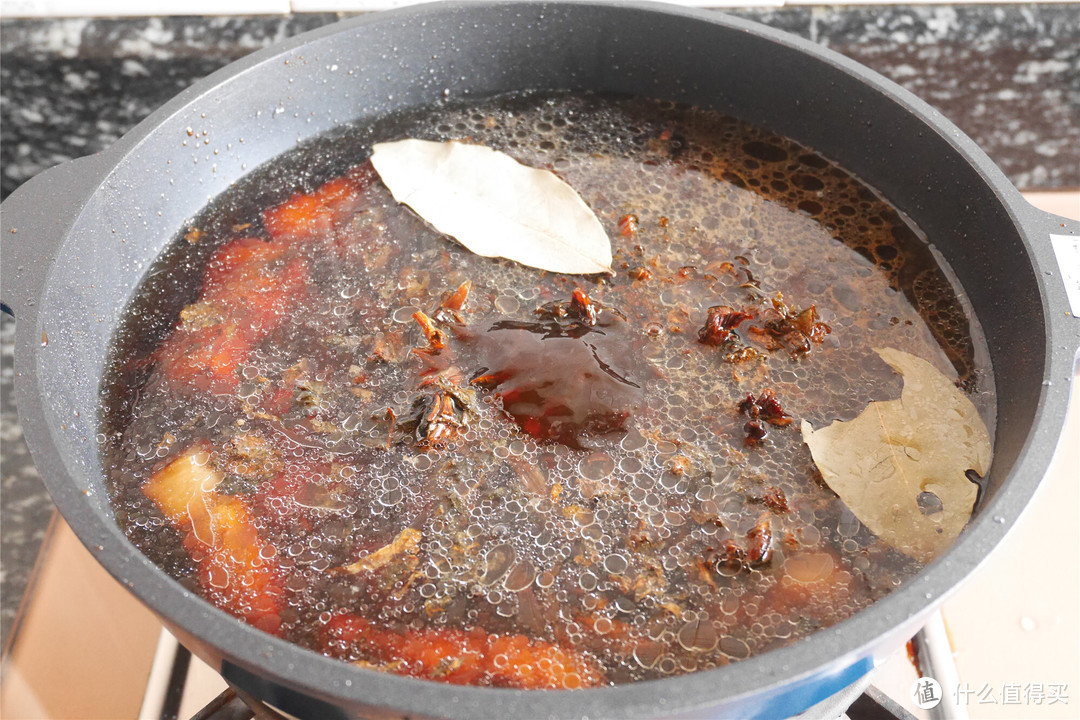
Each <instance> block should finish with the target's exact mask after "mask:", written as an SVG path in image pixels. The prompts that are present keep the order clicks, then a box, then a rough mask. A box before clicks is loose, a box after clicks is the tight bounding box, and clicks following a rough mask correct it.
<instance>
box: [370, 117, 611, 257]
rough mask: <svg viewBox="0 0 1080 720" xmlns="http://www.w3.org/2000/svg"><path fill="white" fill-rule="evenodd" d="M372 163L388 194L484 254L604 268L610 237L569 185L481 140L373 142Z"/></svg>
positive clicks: (436, 227)
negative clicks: (479, 142)
mask: <svg viewBox="0 0 1080 720" xmlns="http://www.w3.org/2000/svg"><path fill="white" fill-rule="evenodd" d="M372 149H373V154H372V156H371V162H372V164H373V165H374V166H375V170H376V171H377V172H378V173H379V176H380V177H381V178H382V181H383V183H384V184H385V185H386V186H387V187H388V188H389V189H390V193H391V194H392V195H393V196H394V199H395V200H397V201H398V202H400V203H403V204H405V205H408V206H409V207H411V208H412V209H413V210H415V211H416V213H417V214H418V215H420V217H422V218H423V219H424V220H426V221H427V222H428V223H430V224H431V225H433V226H434V227H435V229H437V230H438V231H439V232H442V233H444V234H446V235H450V236H451V237H453V238H455V239H456V240H457V241H458V242H460V243H461V244H462V245H464V246H465V247H466V248H468V249H469V250H471V251H472V252H474V253H476V254H477V255H483V256H485V257H501V258H506V259H508V260H513V261H515V262H519V263H521V264H522V265H528V266H529V267H535V268H540V269H541V270H550V271H551V272H558V273H568V274H581V275H591V274H594V273H608V272H611V241H610V240H609V239H608V236H607V233H605V232H604V228H603V227H602V226H601V225H600V221H599V220H598V219H597V217H596V215H595V214H594V213H593V211H592V210H591V209H590V208H589V206H588V205H587V204H585V201H584V200H582V199H581V197H580V196H579V195H578V194H577V192H575V191H574V189H573V188H572V187H570V185H568V184H567V183H566V182H564V181H563V180H562V179H561V178H559V176H557V175H555V174H554V173H552V172H550V171H548V170H541V169H538V168H531V167H527V166H525V165H522V164H521V163H519V162H518V161H516V160H514V159H513V158H512V157H510V156H509V155H506V154H505V153H501V152H499V151H497V150H493V149H492V148H489V147H485V146H483V145H469V144H465V143H459V142H432V141H429V140H417V139H415V138H409V139H406V140H398V141H395V142H386V143H376V144H375V145H374V146H373V147H372Z"/></svg>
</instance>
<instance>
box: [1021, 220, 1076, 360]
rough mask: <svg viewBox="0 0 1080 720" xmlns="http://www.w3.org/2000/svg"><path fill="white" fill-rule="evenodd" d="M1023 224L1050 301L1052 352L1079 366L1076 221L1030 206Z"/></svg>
mask: <svg viewBox="0 0 1080 720" xmlns="http://www.w3.org/2000/svg"><path fill="white" fill-rule="evenodd" d="M1029 208H1030V211H1029V213H1028V217H1027V218H1025V219H1024V225H1025V227H1026V228H1027V229H1028V231H1029V233H1030V234H1031V236H1032V237H1033V238H1034V239H1035V241H1036V242H1035V247H1036V251H1037V257H1038V261H1039V264H1040V266H1041V271H1042V273H1043V275H1044V282H1045V284H1046V288H1047V293H1048V295H1049V303H1050V313H1051V315H1050V330H1051V338H1050V340H1051V343H1052V344H1053V346H1054V347H1053V352H1054V353H1055V354H1056V353H1058V352H1063V353H1064V354H1065V355H1066V356H1067V358H1068V359H1069V360H1071V361H1072V362H1073V363H1075V365H1076V367H1075V368H1074V372H1076V371H1077V370H1080V221H1077V220H1071V219H1068V218H1063V217H1060V216H1058V215H1053V214H1051V213H1048V212H1044V211H1042V210H1039V209H1037V208H1035V207H1034V206H1030V205H1029Z"/></svg>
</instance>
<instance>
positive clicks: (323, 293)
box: [103, 94, 995, 688]
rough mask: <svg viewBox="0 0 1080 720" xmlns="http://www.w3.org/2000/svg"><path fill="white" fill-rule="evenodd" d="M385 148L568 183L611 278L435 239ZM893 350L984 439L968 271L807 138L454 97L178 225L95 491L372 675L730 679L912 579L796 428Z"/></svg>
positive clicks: (584, 682) (878, 394)
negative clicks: (966, 399)
mask: <svg viewBox="0 0 1080 720" xmlns="http://www.w3.org/2000/svg"><path fill="white" fill-rule="evenodd" d="M402 137H418V138H424V139H431V140H451V139H454V140H467V141H469V142H475V143H482V144H485V145H488V146H491V147H493V148H496V149H498V150H501V151H503V152H505V153H507V154H509V155H511V156H513V157H514V158H516V159H517V160H519V161H520V162H522V163H523V164H526V165H529V166H533V167H539V168H547V169H551V170H553V171H554V172H555V173H557V174H558V175H559V176H560V177H562V178H563V179H564V180H566V181H567V182H568V183H569V184H570V185H571V186H572V187H573V188H574V189H575V190H576V191H577V192H578V193H579V194H580V195H581V196H582V198H584V200H585V201H586V202H587V203H588V204H589V206H590V207H591V208H592V209H593V211H594V212H595V213H596V215H597V216H598V218H599V219H600V221H601V223H602V224H603V226H604V228H605V230H606V231H607V233H608V235H609V236H610V238H611V239H612V250H613V256H614V262H613V265H612V267H613V268H614V270H615V272H614V274H613V275H611V276H606V275H596V276H588V277H584V276H567V275H557V274H552V273H547V272H543V271H539V270H535V269H531V268H527V267H524V266H521V265H517V264H514V263H511V262H507V261H503V260H494V259H489V258H484V257H479V256H476V255H473V254H472V253H470V252H468V251H467V250H465V249H464V248H462V247H460V246H458V245H456V244H455V243H454V242H453V241H451V240H449V239H447V238H445V237H443V236H440V235H439V234H437V233H436V232H434V231H433V230H432V229H430V228H429V227H428V226H427V225H426V224H425V223H424V222H423V221H422V220H420V219H419V218H418V217H417V216H415V215H414V214H413V213H412V212H411V211H410V210H408V209H407V208H404V207H403V206H400V205H398V204H397V203H395V202H394V201H393V199H392V198H391V197H390V195H389V192H388V191H387V190H386V189H385V187H383V186H382V184H381V183H380V182H379V180H378V176H377V175H376V174H375V173H374V171H373V170H372V169H371V167H370V164H368V163H366V162H365V159H366V157H367V155H368V153H369V150H368V148H369V147H370V145H371V143H372V142H377V141H385V140H394V139H399V138H402ZM192 231H197V232H192ZM930 240H932V238H931V239H930ZM874 347H895V348H903V349H904V350H905V351H907V352H910V353H912V354H915V355H918V356H919V357H921V358H924V359H926V360H927V361H929V362H931V363H932V364H934V365H935V366H936V367H937V368H938V369H939V370H941V371H943V372H947V373H949V374H951V375H952V376H953V377H955V378H956V379H957V382H958V383H959V384H960V385H961V387H963V388H964V390H965V391H966V392H968V393H969V394H970V395H971V397H972V400H973V401H974V402H975V403H976V406H977V407H978V408H979V411H980V412H981V413H982V415H983V417H984V420H985V421H986V422H987V425H988V426H990V427H991V429H992V427H993V416H994V397H995V396H994V391H993V378H992V375H991V373H990V368H989V362H988V360H987V357H988V356H987V353H986V348H985V343H984V340H983V338H982V336H981V333H980V331H979V328H978V325H977V322H976V319H975V318H974V316H973V315H972V314H970V313H969V312H967V310H966V306H965V300H964V299H963V296H962V295H961V294H960V291H959V286H958V285H957V283H956V282H955V280H954V279H953V277H952V275H951V273H950V272H949V271H948V269H947V268H945V267H943V266H942V265H941V264H940V263H939V262H938V261H937V260H936V259H935V255H934V252H933V250H932V248H931V246H930V245H929V244H928V243H927V240H926V238H924V237H923V236H922V235H921V233H920V231H919V230H918V229H917V228H915V227H914V226H913V224H912V223H911V222H910V221H909V220H908V219H906V218H905V217H904V216H902V215H901V213H899V212H898V211H897V210H896V209H895V208H893V207H891V206H890V205H889V204H888V203H886V202H885V201H884V200H883V199H881V198H880V197H879V196H878V195H877V194H876V193H875V192H874V191H873V190H872V189H870V188H868V187H867V186H865V185H864V184H862V183H861V182H859V181H858V180H857V179H855V178H854V177H852V176H851V175H850V174H849V173H847V172H845V171H843V170H842V169H840V168H838V167H836V166H835V165H834V164H832V163H831V162H829V161H827V160H826V159H824V158H822V157H821V156H819V155H817V154H815V153H813V152H812V151H811V150H809V149H807V148H804V147H801V146H799V145H797V144H795V143H793V142H792V141H790V140H787V139H784V138H780V137H777V136H775V135H773V134H772V133H770V132H768V131H766V130H762V129H759V128H755V127H752V126H749V125H746V124H745V123H742V122H740V121H738V120H735V119H732V118H729V117H725V116H721V115H717V114H715V113H710V112H704V111H701V110H697V109H694V108H690V107H684V106H678V105H672V104H665V103H657V102H653V101H649V100H643V99H636V98H611V97H598V96H591V95H586V96H580V95H537V94H530V95H518V96H508V97H500V98H495V99H492V100H489V101H484V102H477V103H471V104H454V103H447V104H445V105H443V106H440V107H437V108H433V109H432V108H429V109H427V110H426V111H423V112H417V113H414V114H410V115H403V116H399V117H394V118H390V119H388V120H385V121H382V122H380V123H377V124H375V125H372V126H369V127H363V128H351V129H348V130H345V131H341V132H339V133H336V134H335V135H334V136H333V137H327V138H323V139H319V140H317V141H315V142H314V143H312V144H310V145H307V146H304V147H301V148H299V149H298V150H297V151H296V152H294V153H292V154H291V155H290V156H287V157H285V158H282V159H280V161H275V163H273V164H271V165H269V166H267V167H266V168H261V169H260V170H258V171H257V172H255V173H253V175H252V177H251V178H249V179H246V180H244V181H243V182H241V183H239V184H238V185H237V187H236V188H234V189H233V190H231V191H230V192H229V193H227V194H226V195H225V196H223V197H221V198H219V199H217V200H216V201H215V202H214V203H213V204H212V205H211V206H210V207H209V208H207V210H206V211H205V212H204V213H203V214H201V215H200V216H199V217H198V218H196V219H194V220H193V221H192V222H191V224H190V226H189V227H187V228H185V231H184V232H183V233H182V236H181V237H180V238H178V239H177V241H176V242H175V243H174V244H173V245H172V246H171V248H170V250H169V251H168V253H167V254H166V256H165V257H164V258H163V260H162V261H161V265H160V268H158V269H156V270H155V272H152V273H150V274H149V275H148V279H147V281H146V283H145V286H144V288H142V290H141V292H140V295H139V298H138V299H137V300H136V302H135V303H134V305H133V307H132V308H131V309H130V312H129V314H128V316H127V319H126V322H125V324H124V326H123V328H122V329H121V331H120V333H119V335H118V337H117V339H116V350H115V352H114V361H113V371H112V373H111V375H110V377H109V379H108V380H107V382H106V386H105V394H106V398H107V411H106V413H105V416H104V419H103V422H104V430H103V432H104V433H105V434H106V436H107V441H106V450H107V454H108V467H109V479H110V486H111V494H112V501H113V505H114V508H115V512H116V516H117V519H118V521H119V522H120V524H121V525H122V526H123V528H124V529H125V531H126V532H127V535H128V537H129V538H130V539H131V540H132V542H133V543H135V544H136V545H137V546H138V547H139V548H140V549H141V550H142V551H143V552H144V553H146V555H147V556H148V557H150V558H151V559H152V560H153V561H154V562H156V563H157V564H159V565H160V566H161V567H162V568H163V569H165V570H166V571H167V572H168V573H170V574H171V575H173V576H174V577H176V578H177V579H178V581H179V582H181V583H183V584H184V585H185V586H187V587H189V588H191V589H192V590H195V591H197V592H199V593H200V594H201V595H203V596H204V597H206V598H207V599H208V600H210V601H211V602H213V603H214V604H216V605H218V606H219V607H221V608H222V609H224V610H226V611H227V612H230V613H232V614H234V615H236V616H238V617H240V618H242V619H244V620H245V621H247V622H249V623H252V624H254V625H255V626H256V627H259V628H261V629H263V630H265V631H267V632H271V633H274V634H278V635H280V636H282V637H284V638H286V639H289V640H291V641H293V642H296V643H298V644H300V645H303V646H305V647H309V648H311V649H313V650H315V651H317V652H322V653H326V654H329V655H332V656H334V657H338V658H341V659H342V660H345V661H348V662H353V663H357V664H359V665H361V666H364V667H373V668H378V669H382V670H386V671H389V672H396V673H400V674H406V675H413V676H417V677H423V678H428V679H435V680H442V681H447V682H454V683H473V684H486V685H495V686H508V687H523V688H540V687H551V688H562V687H570V688H574V687H585V686H593V685H601V684H609V683H624V682H631V681H636V680H644V679H650V678H659V677H665V676H670V675H676V674H681V673H687V672H692V671H695V670H701V669H707V668H712V667H717V666H722V665H726V664H728V663H730V662H735V661H738V660H742V659H744V658H746V657H749V656H751V655H754V654H757V653H761V652H764V651H767V650H769V649H770V648H774V647H778V646H781V645H786V644H789V643H791V642H794V641H795V640H797V639H798V638H801V637H804V636H806V635H807V634H809V633H812V632H814V631H816V630H818V629H821V628H824V627H828V626H829V625H832V624H834V623H836V622H838V621H840V620H842V619H844V618H846V617H848V616H849V615H851V614H852V613H854V612H857V611H858V610H860V609H862V608H864V607H866V606H868V605H870V604H871V603H873V602H874V601H875V600H877V599H879V598H881V597H883V596H884V595H886V594H887V593H889V592H890V591H891V590H893V589H894V588H896V587H897V586H898V585H900V584H901V583H903V582H905V581H906V580H908V579H909V578H911V577H913V576H914V575H915V574H916V573H917V572H918V571H919V570H920V569H921V565H920V564H919V563H917V562H915V561H914V560H912V559H910V558H908V557H906V556H905V555H903V554H902V553H899V552H897V551H896V550H894V549H892V548H890V547H889V546H888V545H886V544H884V543H883V542H881V541H880V540H879V539H877V538H875V537H874V536H873V535H872V534H871V533H870V532H869V531H868V530H867V529H866V528H865V527H863V526H862V525H861V524H860V523H859V521H858V520H857V519H856V518H855V517H854V516H853V515H852V514H851V512H850V511H849V510H848V509H847V508H846V507H845V506H844V504H843V502H841V501H840V499H839V498H838V497H837V496H836V495H835V494H834V493H833V492H832V491H830V490H829V489H828V488H827V487H826V486H825V485H824V484H823V483H822V481H821V478H820V475H819V474H818V472H817V470H816V468H815V466H814V464H813V461H812V459H811V457H810V453H809V451H808V449H807V447H806V446H805V444H804V443H803V442H802V438H801V435H800V433H799V431H798V421H799V420H807V421H809V422H811V423H812V424H813V425H814V426H820V425H822V424H827V423H829V422H832V421H833V420H836V419H841V420H847V419H851V418H852V417H854V416H856V415H857V414H858V413H860V412H861V411H862V410H863V409H864V408H865V407H866V405H867V403H868V402H869V401H871V400H875V399H885V398H895V397H898V396H899V394H900V388H901V386H902V381H901V378H900V377H899V376H898V375H897V374H896V373H895V372H893V371H892V370H891V369H890V368H889V367H888V366H887V365H886V364H885V363H884V362H882V361H881V359H880V358H879V357H878V356H877V355H876V354H875V353H874V351H873V348H874ZM748 396H749V397H748ZM792 419H794V420H795V421H796V422H794V423H793V424H792V423H791V422H790V421H791V420H792Z"/></svg>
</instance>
